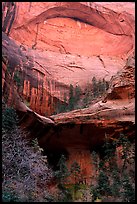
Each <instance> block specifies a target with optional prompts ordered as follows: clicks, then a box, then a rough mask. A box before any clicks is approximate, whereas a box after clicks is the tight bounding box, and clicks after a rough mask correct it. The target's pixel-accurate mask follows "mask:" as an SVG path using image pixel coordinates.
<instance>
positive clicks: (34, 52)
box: [2, 2, 135, 183]
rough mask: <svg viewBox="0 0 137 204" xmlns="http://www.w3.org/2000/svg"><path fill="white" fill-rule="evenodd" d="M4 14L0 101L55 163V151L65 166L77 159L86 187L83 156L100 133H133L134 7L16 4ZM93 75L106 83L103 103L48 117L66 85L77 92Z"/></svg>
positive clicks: (87, 157)
mask: <svg viewBox="0 0 137 204" xmlns="http://www.w3.org/2000/svg"><path fill="white" fill-rule="evenodd" d="M111 3H112V2H111ZM15 5H16V6H15ZM13 7H14V8H13ZM6 9H7V10H6ZM8 9H9V10H8ZM10 9H11V10H10ZM3 10H4V12H3V24H4V25H5V26H4V28H3V35H2V51H3V63H2V69H3V71H2V88H3V98H4V99H5V100H6V102H7V103H8V104H9V105H14V107H15V108H16V110H17V111H18V114H19V116H20V125H21V126H22V128H24V129H25V130H27V131H28V132H29V135H30V137H31V138H36V137H37V138H38V141H39V144H40V146H41V147H42V148H44V150H45V152H46V154H48V155H50V154H52V155H53V157H54V162H55V164H56V162H57V160H58V157H59V155H60V154H62V153H64V154H65V155H67V156H68V165H71V163H72V161H74V160H76V161H78V163H79V164H80V166H81V169H82V172H83V179H85V182H86V183H88V182H89V175H91V174H92V173H93V170H92V163H91V162H90V158H91V155H90V151H92V150H93V149H94V148H96V149H97V148H99V147H100V146H101V145H102V144H103V142H104V138H105V135H106V134H107V135H109V137H110V138H117V137H119V133H120V132H122V133H124V134H127V135H128V136H129V137H130V138H132V137H134V134H135V132H134V131H135V109H134V104H135V101H134V99H135V74H134V73H135V64H134V60H135V59H134V37H135V33H134V32H135V31H134V30H135V29H134V25H135V19H134V18H135V15H134V3H133V2H124V3H123V2H121V3H114V2H113V7H110V4H109V3H106V2H104V3H102V2H98V3H97V2H96V3H95V2H16V3H15V4H14V5H11V4H10V6H9V4H3ZM15 10H16V12H15ZM10 11H11V12H10ZM8 12H9V13H11V14H12V17H9V18H7V19H9V22H8V20H7V23H4V22H6V21H5V20H4V19H5V18H6V16H7V14H8ZM12 23H13V24H12ZM6 25H7V27H6ZM11 25H12V26H11ZM6 34H8V35H9V37H8V36H7V35H6ZM93 76H95V77H96V78H97V79H103V78H105V79H106V80H108V81H110V88H109V90H108V92H107V94H106V96H105V97H104V98H103V99H102V100H100V101H98V102H96V103H95V104H93V105H91V106H89V108H85V109H79V110H74V111H71V112H68V113H61V114H58V115H52V116H51V114H53V113H54V111H55V108H56V104H57V102H58V101H61V102H62V103H64V93H66V94H67V96H68V95H69V85H70V84H73V85H76V84H79V85H80V86H81V87H82V88H83V89H84V87H85V86H86V85H87V83H91V80H92V77H93ZM45 115H46V116H50V117H49V118H46V117H44V116H45ZM52 159H53V158H52Z"/></svg>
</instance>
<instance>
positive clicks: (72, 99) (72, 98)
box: [68, 84, 75, 111]
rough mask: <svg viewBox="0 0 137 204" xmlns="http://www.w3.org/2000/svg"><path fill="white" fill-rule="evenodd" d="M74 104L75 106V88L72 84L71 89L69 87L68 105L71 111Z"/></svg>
mask: <svg viewBox="0 0 137 204" xmlns="http://www.w3.org/2000/svg"><path fill="white" fill-rule="evenodd" d="M74 104H75V96H74V87H73V85H72V84H70V87H69V104H68V109H69V110H70V111H71V110H73V109H74Z"/></svg>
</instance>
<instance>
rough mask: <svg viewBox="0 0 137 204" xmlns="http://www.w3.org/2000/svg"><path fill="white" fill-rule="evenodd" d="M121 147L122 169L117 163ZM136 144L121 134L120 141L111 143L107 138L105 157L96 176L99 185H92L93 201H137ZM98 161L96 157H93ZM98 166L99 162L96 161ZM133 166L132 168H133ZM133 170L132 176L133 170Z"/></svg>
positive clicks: (104, 150) (98, 166) (97, 166)
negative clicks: (136, 198)
mask: <svg viewBox="0 0 137 204" xmlns="http://www.w3.org/2000/svg"><path fill="white" fill-rule="evenodd" d="M119 146H120V147H121V149H122V154H121V160H122V168H121V165H119V164H118V162H117V155H116V149H117V148H118V147H119ZM133 146H134V144H131V142H130V141H129V140H128V138H127V137H126V136H125V135H123V134H120V137H119V139H116V140H113V141H110V140H108V138H107V137H106V141H105V144H104V146H103V152H104V157H103V158H102V159H100V162H99V165H96V166H95V167H96V168H98V174H97V175H96V179H97V184H96V185H91V192H92V201H95V200H96V199H97V198H101V199H102V200H104V201H105V200H106V201H113V202H117V201H121V202H134V201H135V186H134V179H135V178H134V176H133V175H132V174H134V173H135V168H134V148H133ZM93 158H94V159H96V157H93ZM94 163H95V164H97V161H96V160H95V161H94ZM131 165H132V167H131ZM131 169H132V174H131V171H130V170H131Z"/></svg>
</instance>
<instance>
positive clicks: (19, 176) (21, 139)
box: [2, 108, 52, 202]
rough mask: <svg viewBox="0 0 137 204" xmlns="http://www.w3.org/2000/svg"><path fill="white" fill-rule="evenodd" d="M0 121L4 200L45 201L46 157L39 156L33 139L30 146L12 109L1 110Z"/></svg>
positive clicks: (46, 193)
mask: <svg viewBox="0 0 137 204" xmlns="http://www.w3.org/2000/svg"><path fill="white" fill-rule="evenodd" d="M2 121H3V123H2V199H3V202H11V201H14V202H17V201H18V202H31V201H32V202H34V201H38V202H41V201H46V197H48V196H49V192H48V188H47V187H46V186H47V182H48V181H49V179H50V178H51V177H52V171H51V170H50V169H49V167H48V164H47V158H46V156H42V154H41V149H40V148H39V146H38V143H37V144H36V141H35V146H30V142H29V141H28V140H27V139H26V136H27V134H26V133H25V132H23V131H21V129H20V128H19V127H18V126H17V115H16V112H15V110H14V109H13V108H5V109H4V110H3V114H2ZM42 188H43V189H42Z"/></svg>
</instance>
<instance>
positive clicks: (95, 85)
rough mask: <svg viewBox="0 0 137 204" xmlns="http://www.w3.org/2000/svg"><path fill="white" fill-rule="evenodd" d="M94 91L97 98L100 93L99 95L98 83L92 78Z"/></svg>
mask: <svg viewBox="0 0 137 204" xmlns="http://www.w3.org/2000/svg"><path fill="white" fill-rule="evenodd" d="M92 90H93V96H94V97H97V96H98V95H99V93H98V83H97V80H96V77H93V78H92Z"/></svg>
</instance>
